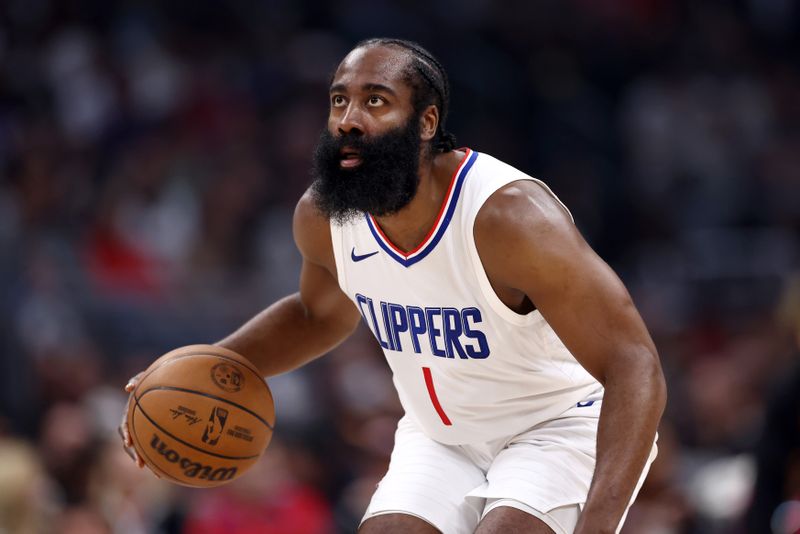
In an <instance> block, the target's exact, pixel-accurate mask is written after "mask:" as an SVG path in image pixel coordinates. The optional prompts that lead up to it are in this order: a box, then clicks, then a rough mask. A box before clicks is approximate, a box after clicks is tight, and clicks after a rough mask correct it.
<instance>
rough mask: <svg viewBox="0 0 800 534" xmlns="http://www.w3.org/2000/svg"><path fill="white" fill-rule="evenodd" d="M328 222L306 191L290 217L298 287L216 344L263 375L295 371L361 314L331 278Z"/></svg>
mask: <svg viewBox="0 0 800 534" xmlns="http://www.w3.org/2000/svg"><path fill="white" fill-rule="evenodd" d="M328 225H329V223H328V220H327V219H326V218H325V217H323V216H322V215H321V214H320V213H319V212H318V211H317V209H316V207H315V205H314V201H313V200H312V198H311V196H310V194H309V193H306V194H305V195H304V196H303V198H301V199H300V202H298V204H297V208H296V209H295V214H294V221H293V230H294V238H295V242H296V243H297V247H298V248H299V249H300V253H301V255H302V256H303V265H302V269H301V272H300V291H299V292H297V293H295V294H293V295H289V296H288V297H285V298H283V299H282V300H279V301H278V302H276V303H274V304H273V305H271V306H270V307H268V308H267V309H266V310H264V311H262V312H261V313H259V314H258V315H256V316H255V317H253V318H252V319H251V320H250V321H248V322H247V323H245V324H244V325H243V326H242V327H241V328H239V329H238V330H237V331H236V332H234V333H232V334H231V335H230V336H228V337H226V338H225V339H223V340H222V341H220V342H218V343H217V344H218V345H222V346H223V347H227V348H229V349H231V350H233V351H235V352H237V353H239V354H241V355H242V356H244V357H246V358H247V359H248V360H250V361H251V362H253V364H254V365H255V366H256V367H257V368H258V369H259V371H261V373H262V374H263V375H264V376H272V375H275V374H279V373H283V372H286V371H289V370H292V369H295V368H297V367H300V366H301V365H303V364H305V363H307V362H309V361H310V360H313V359H314V358H316V357H318V356H321V355H322V354H325V353H326V352H328V351H329V350H331V349H332V348H334V347H335V346H337V345H338V344H339V343H341V342H342V341H343V340H344V339H345V338H346V337H347V336H349V335H350V334H351V333H352V332H353V330H354V329H355V328H356V326H357V325H358V321H359V319H360V317H361V316H360V315H359V313H358V310H357V309H356V308H355V306H353V303H352V302H351V301H350V300H349V299H348V298H347V296H346V295H345V294H344V293H343V292H342V290H341V289H340V288H339V284H338V282H337V280H336V264H335V260H334V256H333V246H332V244H331V233H330V228H329V226H328Z"/></svg>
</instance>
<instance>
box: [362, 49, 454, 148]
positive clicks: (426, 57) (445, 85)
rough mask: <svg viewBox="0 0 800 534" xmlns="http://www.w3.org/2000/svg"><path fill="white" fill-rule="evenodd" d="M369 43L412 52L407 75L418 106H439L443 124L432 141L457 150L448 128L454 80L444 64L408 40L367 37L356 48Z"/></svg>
mask: <svg viewBox="0 0 800 534" xmlns="http://www.w3.org/2000/svg"><path fill="white" fill-rule="evenodd" d="M365 46H395V47H398V48H402V49H403V50H406V51H407V52H409V54H410V55H411V63H410V65H409V71H408V72H407V73H406V74H407V78H408V81H409V83H410V84H411V86H412V87H413V88H414V109H415V110H416V111H417V112H419V111H421V110H422V109H423V108H425V107H426V106H429V105H431V104H433V105H435V106H436V107H437V109H438V110H439V124H438V125H437V126H436V133H435V135H434V137H433V139H432V141H431V144H432V145H433V148H434V150H436V151H438V152H448V151H450V150H453V149H454V148H455V147H456V137H455V136H454V135H453V134H451V133H450V132H448V131H446V130H445V129H444V126H445V122H446V121H447V113H448V111H449V108H450V82H449V81H448V79H447V73H445V71H444V67H443V66H442V64H441V63H439V61H438V60H437V59H436V58H435V57H433V54H431V53H430V52H428V51H427V50H425V49H424V48H423V47H422V46H420V45H419V44H417V43H415V42H412V41H406V40H404V39H389V38H374V39H367V40H364V41H361V42H360V43H358V44H357V45H356V46H355V48H361V47H365Z"/></svg>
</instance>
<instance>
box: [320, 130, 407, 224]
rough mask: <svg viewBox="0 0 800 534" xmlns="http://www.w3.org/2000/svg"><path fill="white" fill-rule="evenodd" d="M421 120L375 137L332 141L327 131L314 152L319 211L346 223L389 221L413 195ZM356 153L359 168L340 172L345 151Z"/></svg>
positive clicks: (323, 133)
mask: <svg viewBox="0 0 800 534" xmlns="http://www.w3.org/2000/svg"><path fill="white" fill-rule="evenodd" d="M419 135H420V121H419V115H416V114H415V116H412V117H411V118H410V119H409V121H408V122H407V123H406V124H404V125H403V126H400V127H399V128H396V129H394V130H391V131H389V132H387V133H385V134H382V135H380V136H377V137H372V138H369V137H365V136H364V135H361V134H359V135H353V134H345V135H342V136H340V137H334V136H333V135H332V134H331V133H330V132H329V131H328V129H327V128H325V129H323V131H322V133H321V134H320V138H319V142H318V143H317V146H316V149H315V150H314V166H313V173H314V183H313V185H312V191H313V194H314V200H315V201H316V203H317V206H318V207H319V209H320V210H321V211H322V212H323V213H324V214H325V215H327V216H328V217H329V218H330V219H331V220H333V221H336V222H339V223H344V222H347V221H350V220H352V219H354V218H356V217H359V216H363V214H364V213H371V214H372V215H378V216H382V215H391V214H393V213H397V212H398V211H400V210H401V209H403V208H404V207H405V206H406V205H408V203H409V202H411V199H412V198H414V195H415V194H416V192H417V186H418V185H419V164H420V152H421V150H422V148H421V143H420V138H419ZM345 146H346V147H349V148H353V149H355V150H357V151H358V156H359V157H360V158H361V163H360V164H359V165H358V166H357V167H354V168H342V167H341V165H340V162H341V160H342V154H341V150H342V148H343V147H345Z"/></svg>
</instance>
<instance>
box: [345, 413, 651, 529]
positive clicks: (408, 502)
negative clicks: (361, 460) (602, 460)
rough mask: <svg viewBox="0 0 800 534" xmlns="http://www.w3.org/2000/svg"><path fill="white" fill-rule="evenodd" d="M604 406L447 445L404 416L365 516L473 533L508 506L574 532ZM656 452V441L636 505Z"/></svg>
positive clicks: (556, 527) (634, 495) (592, 470)
mask: <svg viewBox="0 0 800 534" xmlns="http://www.w3.org/2000/svg"><path fill="white" fill-rule="evenodd" d="M600 405H601V401H595V402H594V403H592V404H591V405H589V406H582V405H578V406H575V407H573V408H571V409H569V410H567V411H566V412H565V413H564V414H563V415H562V416H561V417H559V418H558V419H554V420H552V421H548V422H546V423H542V424H540V425H537V426H535V427H533V428H531V429H530V430H528V431H526V432H523V433H522V434H519V435H516V436H512V437H509V438H502V439H498V440H495V441H491V442H488V443H481V444H476V445H443V444H441V443H439V442H436V441H434V440H432V439H430V438H428V437H427V436H425V435H424V434H423V433H422V432H421V431H420V430H419V429H418V428H417V426H416V425H415V424H414V423H413V422H412V421H411V420H410V419H409V418H408V417H407V416H406V417H403V418H402V419H400V422H399V423H398V425H397V432H396V434H395V446H394V450H393V451H392V457H391V461H390V464H389V470H388V472H387V473H386V475H385V476H384V478H383V480H381V482H380V483H379V484H378V487H377V489H376V491H375V494H374V495H373V496H372V500H371V502H370V504H369V506H368V507H367V512H366V514H365V515H364V518H363V519H362V520H361V521H362V523H363V522H364V521H365V520H367V519H369V518H370V517H373V516H376V515H382V514H389V513H405V514H410V515H414V516H417V517H419V518H421V519H423V520H425V521H427V522H428V523H430V524H431V525H433V526H435V527H436V528H437V529H439V530H440V531H441V532H443V533H444V534H471V533H472V532H474V530H475V528H476V527H477V525H478V523H479V522H480V520H481V519H482V517H483V516H484V515H486V513H488V512H489V511H490V510H492V509H494V508H496V507H497V506H511V507H514V508H518V509H520V510H523V511H525V512H527V513H530V514H532V515H534V516H536V517H538V518H540V519H541V520H542V521H544V522H545V523H546V524H547V525H548V526H550V528H552V529H553V531H554V532H556V533H557V534H565V533H571V532H572V531H573V530H574V529H575V524H576V523H577V521H578V516H579V515H580V511H581V509H582V507H583V505H584V503H585V502H586V495H587V493H588V492H589V485H590V483H591V481H592V474H593V472H594V464H595V451H596V441H597V421H598V417H599V414H600ZM656 453H657V447H656V445H655V443H654V444H653V448H652V451H651V453H650V457H649V458H648V460H647V464H646V466H645V468H644V470H643V472H642V475H641V477H640V479H639V483H638V484H637V486H636V490H635V491H634V494H633V497H632V498H631V503H633V499H634V498H635V497H636V494H637V493H638V492H639V488H641V485H642V483H643V482H644V479H645V477H646V476H647V472H648V471H649V469H650V464H651V463H652V462H653V460H654V459H655V457H656ZM626 514H627V511H626ZM624 519H625V518H624V517H623V521H624ZM621 527H622V522H620V525H619V528H621ZM618 530H619V529H618Z"/></svg>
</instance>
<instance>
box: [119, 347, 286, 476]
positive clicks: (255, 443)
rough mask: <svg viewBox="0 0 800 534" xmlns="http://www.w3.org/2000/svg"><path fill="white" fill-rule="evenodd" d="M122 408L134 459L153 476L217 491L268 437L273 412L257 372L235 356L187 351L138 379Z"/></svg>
mask: <svg viewBox="0 0 800 534" xmlns="http://www.w3.org/2000/svg"><path fill="white" fill-rule="evenodd" d="M132 395H133V398H132V400H131V402H130V405H129V408H128V428H129V431H130V435H131V439H132V441H133V446H134V447H135V449H136V452H137V453H138V454H139V456H140V457H141V458H142V459H143V460H144V462H145V463H146V464H147V466H148V467H149V468H150V469H152V470H153V471H154V472H155V473H157V474H158V475H159V476H160V477H162V478H165V479H167V480H170V481H172V482H175V483H177V484H182V485H185V486H192V487H203V488H207V487H213V486H219V485H221V484H224V483H226V482H230V481H231V480H233V479H235V478H237V477H238V476H240V475H241V474H242V473H244V472H245V471H246V470H247V469H248V468H249V467H250V466H252V465H253V464H254V463H255V462H256V461H257V460H258V459H259V457H260V456H261V454H262V453H263V452H264V449H265V448H266V447H267V445H268V444H269V441H270V439H271V438H272V429H273V427H274V424H275V405H274V403H273V400H272V393H271V392H270V390H269V387H268V386H267V383H266V382H265V381H264V379H263V378H262V377H261V376H260V375H259V373H258V371H257V370H256V368H255V367H254V366H253V365H252V364H251V363H250V362H249V361H247V360H246V359H245V358H244V357H242V356H240V355H238V354H236V353H235V352H233V351H231V350H228V349H225V348H222V347H217V346H213V345H190V346H187V347H181V348H179V349H176V350H173V351H171V352H168V353H167V354H165V355H164V356H162V357H160V358H159V359H158V360H156V361H155V362H153V364H152V365H151V366H150V367H148V368H147V370H146V371H145V372H144V373H143V374H142V376H141V378H140V380H139V382H138V384H137V385H136V388H135V389H134V390H133V392H132Z"/></svg>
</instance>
